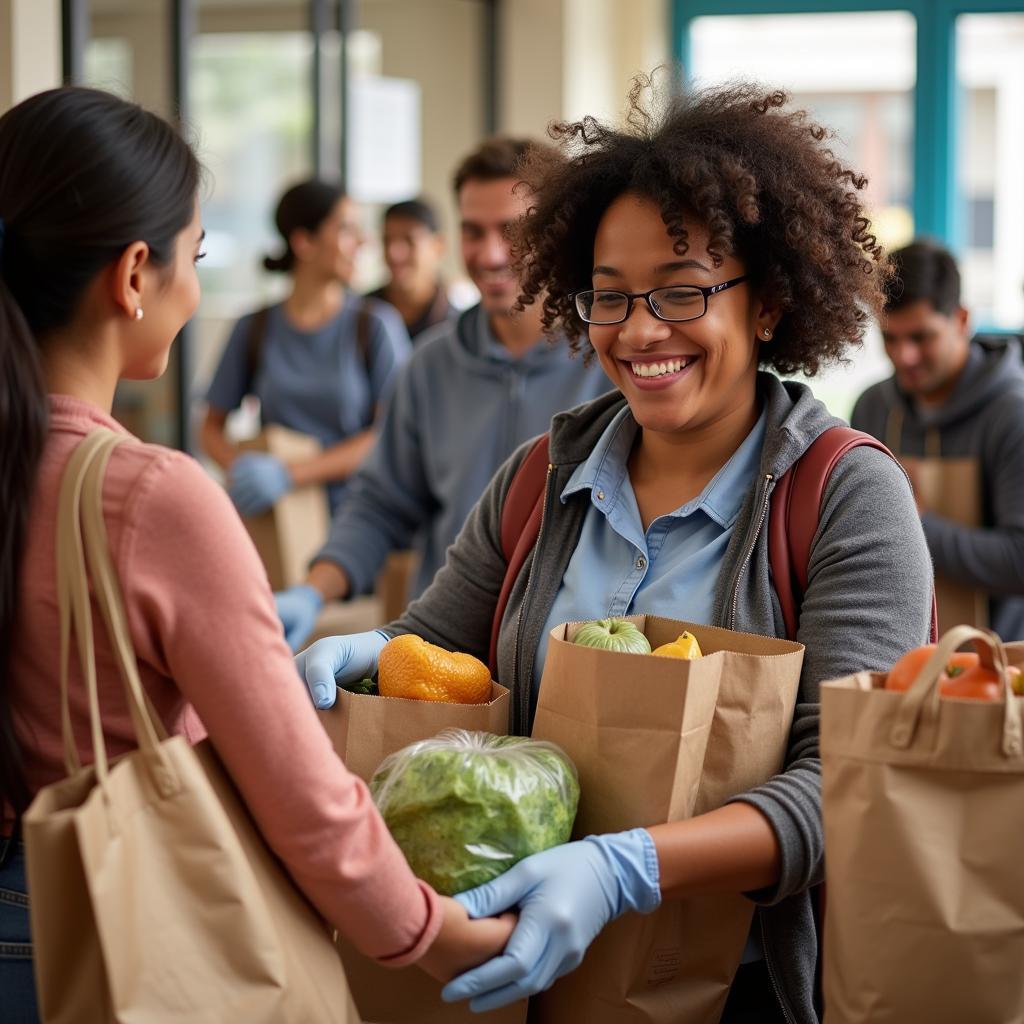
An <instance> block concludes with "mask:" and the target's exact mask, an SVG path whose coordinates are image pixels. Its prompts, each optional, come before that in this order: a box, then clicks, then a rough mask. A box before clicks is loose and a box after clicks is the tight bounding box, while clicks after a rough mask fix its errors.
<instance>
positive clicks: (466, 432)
mask: <svg viewBox="0 0 1024 1024" xmlns="http://www.w3.org/2000/svg"><path fill="white" fill-rule="evenodd" d="M610 388H611V382H610V381H609V380H608V378H607V377H606V376H605V374H604V371H603V370H602V369H601V367H600V365H599V364H598V363H597V362H596V361H593V362H591V363H590V364H588V365H584V363H583V359H582V358H581V357H579V356H573V355H572V353H571V352H570V351H569V347H568V345H567V343H566V342H565V340H564V339H561V340H559V341H556V342H551V341H547V340H542V341H540V342H539V343H538V344H537V345H535V346H534V347H533V348H532V349H530V350H529V351H528V352H526V353H524V354H523V355H522V356H520V357H519V358H515V357H513V356H512V355H511V354H510V353H509V352H508V351H507V350H506V349H505V348H504V346H502V345H501V343H500V342H499V341H498V340H497V339H496V338H495V337H494V335H493V334H492V333H491V330H490V325H489V323H488V318H487V315H486V313H485V312H484V311H483V309H482V308H481V307H480V306H474V307H473V308H472V309H468V310H466V312H464V313H463V314H462V315H461V316H460V317H459V318H458V320H457V321H452V320H449V321H446V322H444V323H442V324H438V325H437V326H436V327H435V328H433V329H432V330H431V331H428V332H426V333H425V334H423V335H422V336H421V338H420V340H419V341H418V342H417V344H416V348H415V349H414V351H413V354H412V358H411V359H410V360H409V362H408V363H407V364H406V365H405V366H404V367H403V368H402V370H401V372H400V374H399V377H398V381H397V383H396V385H395V391H394V395H393V397H392V399H391V402H390V404H389V406H388V409H387V412H386V414H385V416H384V422H383V424H382V426H381V431H380V436H379V438H378V440H377V443H376V445H374V448H373V451H372V452H371V453H370V455H369V456H368V457H367V459H366V462H365V463H364V464H363V465H362V467H360V469H359V471H358V472H357V473H356V474H355V475H354V476H353V478H352V482H351V485H350V486H349V488H348V492H347V493H346V495H345V499H344V501H343V502H342V503H341V505H340V506H339V508H338V510H337V512H336V513H335V515H334V518H333V521H332V523H331V532H330V537H329V538H328V540H327V543H326V544H325V545H324V547H323V548H322V549H321V550H320V551H319V552H318V554H317V555H316V559H315V560H316V561H319V560H325V561H328V562H334V563H336V564H337V565H340V566H341V568H342V569H344V570H345V572H346V574H347V575H348V577H349V580H350V582H351V584H352V593H353V594H362V593H367V592H368V591H369V590H371V589H372V588H373V584H374V580H375V579H376V576H377V573H378V572H379V571H380V569H381V566H382V565H383V564H384V560H385V558H386V557H387V555H388V552H389V551H395V550H399V549H401V548H407V547H415V549H416V550H417V551H418V552H419V554H420V567H419V570H418V572H417V575H416V579H415V581H414V583H413V585H412V589H411V592H412V596H415V595H417V594H419V593H420V592H421V591H422V590H423V589H424V588H425V587H426V586H427V585H428V584H429V583H430V581H431V580H432V579H433V578H434V573H435V572H437V570H438V569H439V568H440V567H441V566H442V565H443V564H444V554H445V551H446V550H447V548H448V545H449V544H451V542H452V541H453V540H454V539H455V536H456V534H457V533H458V532H459V530H460V529H461V528H462V524H463V523H464V522H465V521H466V516H467V515H469V512H470V509H472V508H473V506H474V505H475V504H476V501H477V499H478V498H479V497H480V495H481V494H482V493H483V491H484V488H485V487H486V486H487V484H488V482H489V481H490V479H491V477H492V476H493V475H494V473H495V471H496V470H497V469H498V467H499V466H501V464H502V463H503V462H504V461H505V460H506V459H507V458H508V457H509V455H511V454H512V452H513V451H515V449H516V448H517V447H518V446H519V445H520V444H522V443H523V442H524V441H526V440H527V439H528V438H531V437H535V436H536V435H537V434H539V433H541V432H542V431H544V430H547V428H548V424H549V423H550V421H551V417H552V416H554V415H555V413H556V412H561V411H562V410H563V409H571V408H572V407H573V406H574V405H579V403H580V402H586V401H587V400H588V399H591V398H595V397H596V396H597V395H601V394H604V392H606V391H608V390H609V389H610Z"/></svg>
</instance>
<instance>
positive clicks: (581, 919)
mask: <svg viewBox="0 0 1024 1024" xmlns="http://www.w3.org/2000/svg"><path fill="white" fill-rule="evenodd" d="M455 898H456V899H457V900H458V901H459V902H460V903H461V904H462V905H463V906H464V907H465V908H466V909H467V910H468V911H469V915H470V917H485V916H490V915H494V914H498V913H500V912H501V911H504V910H508V909H510V908H512V907H517V908H518V910H519V923H518V924H517V925H516V928H515V931H514V932H513V933H512V937H511V938H510V939H509V941H508V945H507V946H506V947H505V952H504V953H503V954H502V955H501V956H497V957H495V958H494V959H493V960H490V961H488V962H487V963H486V964H483V965H481V966H480V967H477V968H474V969H473V970H471V971H467V972H466V973H465V974H462V975H460V976H459V977H458V978H456V979H455V980H454V981H452V982H450V983H449V984H448V985H446V986H445V988H444V991H443V992H442V997H443V998H444V999H445V1000H446V1001H447V1002H456V1001H457V1000H460V999H467V998H469V999H471V1002H470V1004H469V1005H470V1008H471V1009H473V1010H475V1011H477V1012H484V1011H486V1010H493V1009H495V1008H496V1007H499V1006H505V1005H507V1004H509V1003H514V1002H516V1000H518V999H524V998H526V997H527V996H531V995H534V994H535V993H537V992H541V991H543V990H544V989H546V988H547V987H548V986H549V985H551V984H552V982H554V981H555V979H556V978H560V977H561V976H562V975H563V974H566V973H568V972H569V971H571V970H573V968H575V967H576V966H577V965H578V964H579V962H580V961H581V960H582V959H583V954H584V953H585V952H586V950H587V947H588V946H589V945H590V943H591V942H593V941H594V939H595V937H596V936H597V935H598V933H599V932H600V931H601V929H602V928H604V926H605V925H606V924H607V923H608V922H609V921H612V920H614V919H615V918H616V917H618V916H619V915H620V914H622V913H625V911H627V910H638V911H641V912H643V913H646V912H648V911H651V910H653V909H654V908H655V907H656V906H658V904H659V903H660V902H661V891H660V889H659V887H658V857H657V853H656V852H655V849H654V842H653V840H652V839H651V837H650V835H649V833H648V832H647V831H646V830H645V829H642V828H635V829H632V830H630V831H629V832H619V833H616V834H614V835H604V836H588V837H587V838H586V839H584V840H582V841H581V842H576V843H567V844H566V845H564V846H555V847H552V848H551V849H550V850H544V851H543V852H542V853H536V854H534V855H533V856H532V857H527V858H526V859H525V860H521V861H520V862H519V863H518V864H516V865H515V866H514V867H512V868H511V869H509V870H508V871H506V872H505V874H503V875H501V876H499V877H498V878H496V879H494V881H493V882H488V883H487V884H486V885H481V886H478V887H477V888H476V889H471V890H470V891H469V892H464V893H460V894H459V895H458V896H456V897H455Z"/></svg>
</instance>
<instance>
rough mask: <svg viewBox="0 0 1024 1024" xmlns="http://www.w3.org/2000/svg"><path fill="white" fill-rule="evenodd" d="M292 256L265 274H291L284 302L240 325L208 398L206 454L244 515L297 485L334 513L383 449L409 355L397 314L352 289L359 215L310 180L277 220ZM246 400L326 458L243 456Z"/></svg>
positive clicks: (269, 264) (336, 192) (289, 195)
mask: <svg viewBox="0 0 1024 1024" xmlns="http://www.w3.org/2000/svg"><path fill="white" fill-rule="evenodd" d="M274 221H275V224H276V225H277V230H278V231H279V232H280V234H281V237H282V239H283V240H284V246H285V248H284V253H283V254H282V255H281V256H278V257H267V258H266V259H264V261H263V263H264V266H265V267H266V269H267V270H269V271H272V272H275V273H286V274H289V275H290V276H291V278H292V288H291V292H290V293H289V295H288V297H287V298H286V299H285V300H284V302H281V303H278V304H276V305H273V306H269V307H267V308H266V309H261V310H258V311H256V312H254V313H250V314H248V315H247V316H244V317H242V319H241V320H239V321H238V323H237V324H235V327H234V330H232V332H231V337H230V338H229V339H228V343H227V345H226V347H225V349H224V353H223V355H222V356H221V360H220V363H219V365H218V366H217V370H216V372H215V373H214V375H213V380H212V381H211V382H210V387H209V390H208V392H207V395H206V399H207V412H206V417H205V419H204V421H203V425H202V430H201V442H202V446H203V449H204V450H205V451H206V453H207V455H209V456H210V458H212V459H213V460H214V461H215V462H216V463H217V464H218V465H220V466H221V468H222V469H224V471H225V472H226V474H227V485H228V493H229V494H230V495H231V500H232V501H233V502H234V503H235V506H236V508H237V509H238V511H239V512H240V513H241V514H242V515H243V516H253V515H258V514H259V513H260V512H263V511H265V510H266V509H268V508H269V507H270V506H271V505H273V504H274V502H275V501H277V500H278V498H280V497H281V496H282V495H283V494H286V493H287V492H288V491H290V490H291V489H292V488H293V487H302V486H305V485H307V484H325V485H326V487H327V495H328V500H329V501H330V505H331V508H332V509H333V508H334V507H336V506H337V504H338V501H339V500H340V498H341V495H342V494H343V492H344V490H345V485H346V482H347V480H348V478H349V477H350V476H351V475H352V474H353V473H354V472H355V470H356V469H357V468H358V466H359V464H360V463H361V462H362V461H363V459H364V458H365V457H366V454H367V453H368V452H369V450H370V448H371V447H372V445H373V440H374V429H373V428H374V421H375V418H376V416H377V412H378V409H379V408H380V406H381V403H382V402H383V401H384V400H385V399H386V398H387V397H388V395H389V394H390V392H391V388H392V387H393V386H394V382H395V375H396V372H397V370H398V368H399V367H400V366H401V365H402V364H403V363H404V362H405V360H406V359H407V358H408V356H409V336H408V333H407V331H406V329H405V325H404V324H403V323H402V319H401V317H400V316H399V315H398V314H397V313H396V312H395V310H394V309H392V308H391V307H390V306H387V305H385V304H384V303H380V302H376V301H375V300H372V299H366V298H363V297H361V296H359V295H357V294H356V293H355V292H352V291H350V290H349V285H350V283H351V281H352V276H353V273H354V271H355V257H356V252H357V250H358V249H359V246H360V245H361V244H362V242H363V234H362V229H361V228H360V225H359V219H358V211H357V209H356V205H355V203H354V202H353V200H352V199H351V198H350V197H349V196H347V195H345V193H344V192H343V191H342V189H341V188H340V187H339V186H338V185H334V184H331V183H329V182H324V181H317V180H310V181H304V182H300V183H299V184H297V185H294V186H292V187H291V188H289V189H288V190H287V191H286V192H285V193H284V195H283V196H282V197H281V200H280V202H279V203H278V206H277V212H276V214H275V216H274ZM247 395H255V396H256V397H257V398H258V399H259V400H260V415H261V419H262V422H263V424H264V425H266V424H269V423H276V424H279V425H281V426H283V427H288V428H290V429H292V430H296V431H299V432H301V433H303V434H308V435H310V436H312V437H315V438H316V439H317V440H318V441H319V442H320V444H321V445H322V446H323V451H322V452H321V453H320V454H318V455H317V456H315V457H314V458H310V459H307V460H305V461H302V462H293V463H291V464H288V465H286V464H285V463H284V462H283V461H281V460H280V459H279V458H277V457H276V456H274V455H271V454H269V453H265V452H244V453H243V452H242V451H240V449H239V448H238V447H237V446H236V445H235V444H234V443H233V442H232V441H231V440H230V439H229V438H228V436H227V432H226V424H227V418H228V414H229V413H231V412H232V411H234V410H235V409H237V408H238V407H239V406H240V405H241V403H242V399H243V398H245V397H246V396H247Z"/></svg>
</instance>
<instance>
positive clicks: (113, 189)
mask: <svg viewBox="0 0 1024 1024" xmlns="http://www.w3.org/2000/svg"><path fill="white" fill-rule="evenodd" d="M199 178H200V168H199V164H198V162H197V160H196V157H195V154H194V153H193V152H192V150H191V149H190V148H189V146H188V144H187V143H186V142H185V141H184V140H183V139H182V137H181V136H180V135H179V134H178V132H177V131H176V130H175V129H174V128H172V127H171V126H170V125H169V124H168V123H167V122H166V121H163V120H161V119H160V118H159V117H157V116H156V115H155V114H151V113H148V112H147V111H145V110H143V109H142V108H141V107H138V106H136V105H135V104H134V103H127V102H125V101H124V100H121V99H118V98H117V97H115V96H111V95H109V94H108V93H104V92H100V91H98V90H95V89H84V88H78V87H65V88H61V89H51V90H49V91H47V92H42V93H39V94H38V95H36V96H32V97H31V98H29V99H27V100H25V101H23V102H22V103H19V104H18V105H17V106H16V107H13V108H12V109H11V110H9V111H8V112H7V113H6V114H4V115H3V117H0V225H2V227H0V494H2V495H3V501H4V513H3V515H2V516H0V807H2V806H4V805H6V806H7V807H9V808H10V809H12V810H13V811H14V813H15V815H20V814H21V813H22V812H23V811H24V810H25V808H26V807H27V806H28V802H29V798H30V794H29V791H28V785H27V783H26V779H25V773H24V766H23V765H24V763H23V758H22V755H21V751H20V749H19V746H18V743H17V740H16V737H15V731H14V717H13V713H12V708H11V703H10V690H9V678H10V667H11V666H10V661H11V656H10V652H11V648H12V644H13V640H14V631H15V621H16V612H17V605H18V580H19V572H20V562H21V553H22V549H23V547H24V544H25V537H26V531H27V527H28V519H29V511H30V506H31V501H32V495H33V491H34V489H35V481H36V473H37V470H38V466H39V460H40V457H41V454H42V451H43V445H44V443H45V441H46V432H47V419H48V414H47V400H46V388H45V383H44V377H43V360H42V346H43V345H45V342H46V338H47V335H48V334H49V333H50V332H52V331H55V330H58V329H60V328H62V327H64V326H66V325H67V324H68V323H70V322H71V320H72V319H73V318H74V315H75V312H76V310H77V308H78V304H79V301H80V299H81V297H82V294H83V292H84V291H85V289H86V287H87V286H88V285H89V283H90V282H91V281H93V280H94V279H95V277H96V276H97V274H99V273H100V272H101V271H102V270H103V269H104V268H106V267H108V266H110V265H111V264H112V263H113V262H114V261H115V260H116V259H117V258H118V257H119V256H120V255H121V253H122V252H123V251H124V250H125V248H126V247H127V246H128V245H130V244H131V243H132V242H135V241H144V242H146V243H147V245H148V246H149V251H150V259H151V260H152V261H153V263H154V264H156V265H157V266H163V267H168V266H170V265H171V262H172V260H173V258H174V246H175V240H176V237H177V235H178V234H179V233H180V232H181V231H183V230H184V229H185V228H186V227H188V225H189V223H190V221H191V220H192V217H193V214H194V208H195V201H196V195H197V190H198V187H199Z"/></svg>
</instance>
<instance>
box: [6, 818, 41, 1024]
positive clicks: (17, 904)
mask: <svg viewBox="0 0 1024 1024" xmlns="http://www.w3.org/2000/svg"><path fill="white" fill-rule="evenodd" d="M0 1020H2V1021H3V1022H4V1024H39V1011H38V1009H37V1007H36V983H35V979H34V978H33V977H32V941H31V936H30V935H29V928H28V886H27V884H26V882H25V847H24V846H23V845H22V844H21V843H20V842H19V841H18V840H16V839H8V838H6V837H4V836H0Z"/></svg>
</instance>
